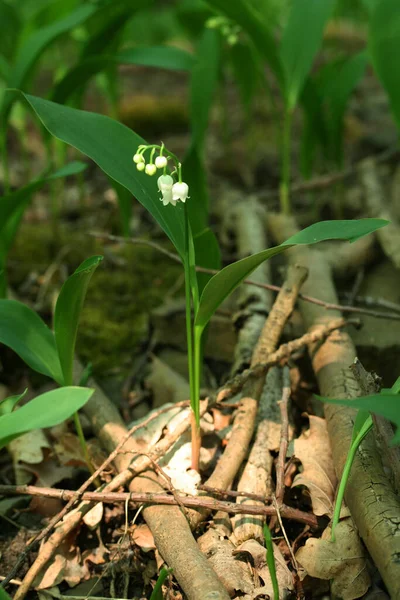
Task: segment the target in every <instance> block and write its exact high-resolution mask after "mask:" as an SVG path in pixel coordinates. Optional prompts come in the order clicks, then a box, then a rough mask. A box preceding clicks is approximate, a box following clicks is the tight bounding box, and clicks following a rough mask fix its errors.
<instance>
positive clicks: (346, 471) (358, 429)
mask: <svg viewBox="0 0 400 600" xmlns="http://www.w3.org/2000/svg"><path fill="white" fill-rule="evenodd" d="M399 393H400V377H399V378H398V379H397V381H396V382H395V383H394V385H393V386H392V387H391V388H390V389H383V390H381V392H380V393H379V394H372V395H370V396H361V397H359V398H354V399H353V400H346V399H341V398H339V399H332V398H322V397H320V396H317V398H319V400H321V401H322V402H327V403H329V404H343V405H345V406H349V407H350V408H358V409H359V411H358V413H357V416H356V419H355V422H354V427H353V435H352V440H351V444H350V448H349V451H348V454H347V458H346V462H345V465H344V468H343V473H342V477H341V479H340V483H339V488H338V493H337V497H336V503H335V510H334V513H333V518H332V534H331V539H332V541H333V542H334V541H335V529H336V526H337V524H338V523H339V519H340V510H341V507H342V502H343V498H344V494H345V491H346V486H347V482H348V480H349V477H350V472H351V467H352V465H353V462H354V459H355V456H356V453H357V450H358V448H359V447H360V444H361V442H362V441H363V439H364V438H365V437H366V435H367V434H368V433H369V432H370V431H371V429H372V428H373V426H374V423H373V420H372V417H371V414H370V413H371V412H372V413H376V414H378V415H382V416H383V417H385V418H387V419H389V420H390V421H392V422H393V423H395V424H396V425H397V429H396V434H395V435H394V436H393V439H392V442H391V443H392V444H400V404H399V396H398V394H399Z"/></svg>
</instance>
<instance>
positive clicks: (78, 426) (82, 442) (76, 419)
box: [74, 412, 94, 475]
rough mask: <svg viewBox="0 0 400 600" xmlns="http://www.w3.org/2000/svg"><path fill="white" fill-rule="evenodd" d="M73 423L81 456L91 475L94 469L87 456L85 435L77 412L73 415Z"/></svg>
mask: <svg viewBox="0 0 400 600" xmlns="http://www.w3.org/2000/svg"><path fill="white" fill-rule="evenodd" d="M74 422H75V429H76V433H77V435H78V438H79V443H80V445H81V448H82V451H83V455H84V457H85V462H86V465H87V468H88V469H89V472H90V474H91V475H93V473H94V469H93V465H92V463H91V460H90V456H89V452H88V449H87V444H86V440H85V435H84V433H83V429H82V424H81V420H80V418H79V413H78V412H75V413H74Z"/></svg>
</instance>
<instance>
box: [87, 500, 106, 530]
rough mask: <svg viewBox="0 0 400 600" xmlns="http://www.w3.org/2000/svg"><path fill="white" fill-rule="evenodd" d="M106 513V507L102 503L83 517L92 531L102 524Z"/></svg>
mask: <svg viewBox="0 0 400 600" xmlns="http://www.w3.org/2000/svg"><path fill="white" fill-rule="evenodd" d="M103 513H104V506H103V503H102V502H98V503H97V504H95V505H94V506H93V508H91V509H90V510H89V512H87V513H86V515H84V517H83V522H84V523H85V525H86V526H87V527H89V529H91V530H92V531H93V530H94V529H96V527H97V526H98V525H99V524H100V522H101V520H102V518H103Z"/></svg>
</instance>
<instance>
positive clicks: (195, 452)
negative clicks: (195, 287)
mask: <svg viewBox="0 0 400 600" xmlns="http://www.w3.org/2000/svg"><path fill="white" fill-rule="evenodd" d="M184 213H185V256H184V262H183V265H184V270H185V300H186V339H187V351H188V371H189V388H190V407H191V409H192V469H195V470H196V471H198V470H199V456H200V444H199V434H200V428H199V427H198V425H197V422H198V420H199V419H200V418H197V415H198V414H199V413H198V410H199V406H198V404H199V401H198V400H197V402H196V398H197V396H196V389H197V385H196V381H195V372H194V356H193V327H192V303H191V285H190V279H191V277H190V275H191V269H190V258H189V244H190V238H189V236H190V224H189V213H188V209H187V206H186V204H185V207H184ZM196 405H197V406H196Z"/></svg>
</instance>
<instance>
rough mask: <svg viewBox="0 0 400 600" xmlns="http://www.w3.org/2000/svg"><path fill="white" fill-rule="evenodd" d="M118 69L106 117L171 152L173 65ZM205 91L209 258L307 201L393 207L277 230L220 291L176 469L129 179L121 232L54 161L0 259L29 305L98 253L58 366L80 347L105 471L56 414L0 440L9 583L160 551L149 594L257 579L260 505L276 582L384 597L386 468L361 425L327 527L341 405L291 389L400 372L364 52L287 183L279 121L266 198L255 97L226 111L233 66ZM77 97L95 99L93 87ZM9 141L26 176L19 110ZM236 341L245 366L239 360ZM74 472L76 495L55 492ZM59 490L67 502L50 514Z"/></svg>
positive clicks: (310, 215)
mask: <svg viewBox="0 0 400 600" xmlns="http://www.w3.org/2000/svg"><path fill="white" fill-rule="evenodd" d="M121 76H122V81H123V86H122V87H123V90H124V91H123V94H122V100H121V105H120V119H121V120H122V122H124V123H125V124H127V125H129V126H131V127H132V128H133V129H134V130H135V131H137V132H138V133H139V134H140V135H142V137H144V138H145V139H147V140H148V142H149V143H159V142H160V140H162V141H164V143H165V144H166V146H167V147H169V148H171V149H172V150H173V151H174V152H175V153H176V154H177V155H178V156H183V155H184V151H185V148H186V147H187V144H188V140H189V137H188V133H187V131H188V116H187V111H186V105H187V102H186V88H187V81H186V77H185V75H177V74H171V73H164V72H161V71H160V72H158V71H154V70H151V69H145V68H137V69H125V70H124V71H123V72H122V73H121ZM133 81H134V82H135V85H134V86H133V83H132V82H133ZM138 81H140V85H138ZM171 88H173V89H174V90H175V92H176V93H175V94H174V96H173V98H171V97H170V96H169V95H168V93H167V91H168V89H171ZM176 90H178V92H177V91H176ZM179 90H180V91H181V92H179ZM225 102H226V105H221V104H218V105H217V106H216V108H215V110H214V111H213V115H212V122H211V125H210V131H209V136H208V152H207V159H206V162H207V166H208V173H209V189H210V196H211V206H210V210H211V225H212V228H213V230H214V231H215V233H216V235H217V237H218V240H219V242H220V245H221V248H222V256H223V263H224V264H228V263H229V262H231V261H233V260H236V259H238V258H241V257H244V256H247V255H248V254H250V253H253V252H257V251H260V250H262V249H264V248H267V247H268V245H275V244H277V243H281V242H282V241H283V240H284V239H286V238H287V237H289V236H290V235H292V234H293V233H294V232H295V231H296V230H297V228H302V227H304V226H306V225H309V224H311V223H313V222H316V221H317V220H322V219H335V218H348V219H353V218H359V217H381V218H387V219H389V220H391V222H392V225H391V226H390V227H388V228H385V229H384V230H382V233H379V234H377V235H376V236H369V237H368V238H365V239H363V240H360V241H359V242H357V243H355V244H352V245H348V244H347V245H346V244H342V243H334V244H333V243H325V244H323V245H322V247H320V248H318V249H313V250H309V249H302V250H301V251H299V250H291V251H290V252H288V253H287V254H286V255H284V256H283V257H279V258H277V259H276V260H273V261H271V263H268V264H265V265H263V266H262V267H260V268H259V269H258V270H257V271H256V272H255V273H254V274H253V275H252V277H251V280H252V282H253V284H251V283H248V284H243V285H242V286H241V288H240V290H239V291H238V292H237V293H235V294H234V295H233V296H232V297H231V298H230V299H229V301H227V302H226V303H225V304H224V305H223V307H222V308H221V310H220V311H219V312H218V313H217V314H216V316H215V317H214V319H213V320H212V322H211V326H210V329H209V333H208V339H207V344H206V348H205V355H204V373H203V381H202V397H203V398H204V399H205V401H204V403H203V404H202V411H203V416H202V423H201V427H202V437H203V447H202V451H201V473H200V474H198V473H196V472H194V471H192V470H191V469H190V432H189V424H190V419H189V412H188V408H187V406H188V403H187V401H188V398H189V386H188V381H187V366H186V349H185V313H184V308H185V304H184V281H183V274H182V268H181V266H180V265H179V263H178V262H177V261H176V260H174V259H173V257H171V256H170V255H168V253H170V254H171V252H172V248H171V247H170V245H169V244H168V243H167V242H166V240H165V239H164V237H163V235H162V233H161V232H160V231H159V230H158V229H157V227H156V225H155V224H154V223H153V222H152V221H151V220H150V219H149V217H148V215H147V214H146V212H145V211H144V209H143V208H142V207H141V205H139V203H136V202H134V206H133V213H132V220H131V223H130V232H131V237H130V238H129V239H123V238H122V237H121V228H120V217H119V212H118V203H117V198H116V195H115V192H114V191H113V189H112V188H111V187H110V185H109V182H108V181H107V179H106V177H105V176H103V175H102V174H101V173H100V171H99V169H97V168H95V167H94V166H93V165H90V166H89V168H88V170H87V171H86V173H85V179H84V183H83V184H82V182H81V181H79V180H77V179H76V178H72V177H71V178H70V179H68V180H67V181H66V182H65V183H62V184H57V186H55V187H53V188H52V189H46V190H45V191H43V192H40V193H37V194H36V196H35V198H34V200H33V202H32V204H31V206H30V207H29V209H28V210H27V212H26V215H25V218H24V222H23V223H22V226H21V229H20V231H19V234H18V238H17V241H16V244H15V247H14V249H13V251H12V253H11V255H10V258H9V264H8V277H9V283H10V286H11V288H12V290H13V292H14V293H15V294H16V295H17V296H18V297H19V298H20V299H21V300H23V301H24V302H26V303H27V304H29V305H30V306H32V307H34V308H35V309H36V310H37V311H39V313H40V314H41V315H42V316H43V317H44V318H46V319H48V320H49V321H50V319H51V310H52V306H53V303H54V299H55V297H56V295H57V293H58V291H59V289H60V286H61V285H62V283H63V281H64V280H65V279H66V277H67V275H68V274H70V273H71V272H72V271H73V270H74V269H75V268H76V267H77V266H78V265H79V264H80V262H81V261H82V260H83V259H85V258H87V257H89V256H91V255H94V254H103V255H104V257H105V259H104V261H103V264H102V266H101V268H99V269H98V271H97V272H96V273H95V274H94V276H93V280H92V283H91V285H90V288H89V291H88V295H87V299H86V303H85V307H84V311H83V316H82V320H81V323H80V330H79V336H78V341H77V353H78V358H79V361H80V364H81V365H83V366H85V365H86V364H87V363H88V362H89V361H90V362H91V364H92V369H93V380H92V382H91V384H90V385H91V386H92V387H95V389H96V393H95V395H94V397H93V401H92V400H91V401H90V403H89V404H90V406H89V405H88V409H87V410H84V411H83V415H82V422H83V428H84V432H85V435H86V436H87V438H88V440H89V447H90V455H91V458H92V462H93V465H94V466H95V468H96V469H99V471H100V472H99V474H98V481H100V482H101V484H104V485H105V486H106V487H105V489H104V488H102V489H101V490H100V491H98V495H97V496H96V495H95V496H93V492H94V491H95V490H96V489H97V488H98V485H97V484H95V483H93V479H92V482H91V483H89V482H88V477H89V475H88V472H87V471H86V467H85V461H84V457H83V456H82V455H81V452H80V449H79V444H78V442H77V437H76V434H75V431H74V429H73V425H72V424H65V425H63V426H59V427H56V428H53V429H51V430H47V431H45V432H43V431H38V432H33V433H32V434H29V435H26V436H24V437H22V438H21V439H19V440H17V441H15V442H13V443H12V444H11V445H10V447H9V452H5V451H3V452H1V454H0V484H1V485H2V486H8V488H9V492H10V490H11V487H10V486H19V487H18V488H14V494H13V495H11V493H9V494H6V491H5V488H4V487H3V488H0V493H3V496H2V499H0V520H1V531H0V575H1V577H2V578H3V579H4V577H7V576H9V575H10V573H12V576H13V583H12V585H11V586H10V587H9V588H8V589H9V591H10V593H11V594H12V595H14V594H16V595H15V597H16V598H19V599H21V598H22V597H23V596H24V595H25V594H26V593H28V597H36V594H38V596H39V598H40V600H50V599H51V598H58V599H59V598H64V597H69V598H85V597H88V596H90V597H100V598H103V597H113V598H131V599H137V600H139V599H142V598H149V597H150V595H151V593H152V590H153V588H154V585H155V582H156V580H157V577H158V573H159V572H160V569H161V568H162V566H163V565H164V564H165V565H167V566H168V567H171V568H172V569H173V572H172V574H170V575H169V576H168V577H167V579H166V581H165V584H164V587H163V593H164V597H165V598H170V599H171V600H172V599H175V600H178V599H180V598H192V599H200V598H204V599H206V598H210V599H211V598H213V599H215V600H217V599H218V600H219V599H223V598H229V597H231V598H242V599H244V600H255V599H260V600H262V599H263V598H269V597H272V594H273V591H272V583H271V577H270V573H269V570H268V567H267V564H266V554H265V547H264V533H263V523H264V521H265V518H266V517H267V518H268V519H269V521H268V522H269V524H270V529H271V531H272V537H273V543H274V555H275V562H276V566H277V577H278V583H279V589H280V597H281V598H330V597H332V598H335V597H337V598H344V599H346V600H350V599H353V598H368V599H372V598H374V599H375V600H377V599H384V598H400V587H399V586H400V561H398V559H397V557H398V556H399V553H400V545H399V544H400V542H399V536H398V527H399V525H400V499H399V496H398V492H399V485H400V479H399V473H398V469H397V468H396V461H398V456H397V455H395V456H393V453H392V452H391V449H390V448H389V446H388V444H387V441H388V438H387V435H388V434H387V431H388V430H387V428H386V429H385V431H386V434H383V433H382V431H383V430H382V429H381V430H380V431H379V435H378V436H375V435H374V434H373V433H371V434H370V435H369V436H368V437H367V438H366V440H365V442H364V443H363V446H362V451H361V452H360V453H359V454H360V455H359V456H358V457H357V459H356V461H355V463H354V466H353V471H352V475H351V477H350V480H349V486H348V493H347V495H346V503H347V504H346V505H344V506H343V509H342V515H341V521H340V523H339V526H338V529H337V541H336V543H335V544H332V543H331V542H330V541H329V540H330V525H329V523H330V519H331V517H332V513H333V508H334V502H335V494H336V489H337V483H338V475H340V473H341V472H342V469H343V464H344V461H345V458H346V454H347V450H348V447H349V443H350V440H351V434H352V426H353V422H354V412H355V411H351V410H348V409H345V408H344V407H340V408H338V407H335V406H333V405H323V404H322V403H321V402H320V401H319V400H318V399H317V398H316V397H315V395H314V394H320V395H322V396H331V397H338V396H342V397H344V395H346V396H348V397H355V396H357V395H363V393H370V392H371V390H374V389H375V388H376V389H379V386H383V387H389V386H391V385H392V384H393V382H394V381H395V379H396V378H397V376H398V375H399V374H400V348H399V346H400V285H399V282H400V278H399V268H400V241H399V240H400V236H399V231H400V224H399V219H400V167H399V165H400V163H399V153H398V152H396V151H394V150H393V147H394V144H395V143H396V132H395V128H394V125H393V123H392V120H391V118H390V114H389V109H388V105H387V102H386V100H385V96H384V94H383V92H382V91H381V90H380V88H379V86H378V85H377V83H376V81H375V79H374V77H373V76H372V74H369V76H368V77H366V78H365V81H364V82H363V84H362V85H361V86H359V88H358V90H357V93H356V95H355V96H354V98H353V100H352V102H351V106H350V111H349V114H348V116H347V117H346V160H345V164H346V169H345V170H343V171H340V172H337V170H336V169H335V168H333V167H332V166H331V165H328V164H319V165H318V170H317V172H316V175H315V177H313V178H312V180H311V181H309V182H306V184H304V183H297V182H301V177H300V173H299V170H298V169H297V168H296V165H298V164H299V161H300V146H301V140H300V134H301V123H300V122H296V123H295V135H294V145H293V152H292V163H293V167H294V168H293V182H294V183H293V189H292V194H291V195H292V201H293V206H294V211H293V213H294V215H295V217H290V218H289V217H284V216H282V215H280V214H278V210H279V205H278V188H279V160H280V159H279V152H278V147H279V146H278V144H277V139H278V134H279V128H277V127H276V122H275V121H274V119H275V117H274V115H273V114H271V111H270V110H269V107H268V106H267V105H266V102H265V99H262V98H259V99H257V102H256V104H255V106H254V109H253V115H252V121H251V123H250V124H248V123H245V122H244V120H243V118H242V113H241V109H240V105H239V101H238V98H237V94H236V92H235V89H234V87H233V86H228V90H227V97H226V98H225ZM226 106H229V107H230V109H229V118H228V119H226V118H225V119H223V118H222V116H223V115H224V111H226ZM87 108H88V109H89V110H105V107H103V106H101V105H100V106H99V104H98V95H97V93H96V91H95V89H94V88H93V89H92V90H91V93H90V94H89V95H88V98H87ZM25 151H26V154H27V157H28V161H25V162H21V161H20V160H19V156H20V155H19V148H18V143H17V141H16V140H15V142H14V144H13V149H12V157H11V164H12V167H13V168H12V174H13V181H12V183H13V185H15V186H19V185H21V184H23V183H25V182H26V181H27V180H28V179H29V176H28V173H27V171H26V167H27V163H28V164H29V165H30V170H34V169H35V168H36V167H37V166H38V165H40V164H42V163H43V161H44V160H45V153H44V150H43V148H42V146H41V143H40V136H39V132H38V131H37V130H36V129H35V128H34V126H33V125H30V136H29V146H28V148H26V149H25ZM134 152H135V148H132V154H133V153H134ZM132 168H134V166H133V165H132ZM318 173H320V175H318ZM54 197H56V198H58V209H57V214H55V213H54ZM52 199H53V201H52ZM165 251H167V253H166V252H165ZM254 284H256V285H254ZM278 292H279V293H278ZM356 357H357V358H358V362H355V359H356ZM0 359H1V372H0V382H1V388H0V393H1V394H2V395H4V397H6V396H7V395H10V393H12V394H16V393H20V392H21V391H23V390H24V389H25V388H26V387H29V389H30V390H34V393H35V394H37V393H40V392H43V391H45V390H48V389H49V388H50V387H51V385H52V384H51V383H50V382H49V381H48V380H46V379H45V378H44V377H41V376H39V375H37V374H34V373H32V372H31V371H29V370H28V368H27V367H26V366H25V365H24V364H23V363H22V361H20V360H19V359H18V358H17V357H16V356H15V355H14V353H12V352H11V351H9V350H7V349H5V348H1V351H0ZM259 363H262V364H264V366H265V368H264V369H263V370H262V372H261V374H260V373H259V372H257V375H256V376H255V375H254V374H253V376H252V377H250V378H247V379H246V378H244V377H243V376H242V377H240V374H241V373H243V372H244V371H245V370H246V369H252V368H253V367H254V366H255V365H257V364H259ZM79 368H81V367H79V365H77V369H79ZM371 373H376V374H377V376H378V377H374V376H371ZM371 386H372V387H371ZM143 420H145V421H144V424H143ZM141 423H142V424H141ZM385 426H386V427H389V428H390V427H391V426H390V424H385ZM129 428H133V433H132V434H131V435H130V437H129V438H128V437H127V438H126V437H125V436H126V433H127V431H128V429H129ZM385 435H386V437H385ZM122 443H124V445H122V446H121V444H122ZM112 452H114V454H113V455H112V456H111V457H110V454H111V453H112ZM132 459H133V462H132V463H131V461H132ZM105 461H107V464H106V466H104V465H103V463H104V462H105ZM130 463H131V464H130ZM129 464H130V467H129V469H128V465H129ZM397 464H400V463H398V462H397ZM28 485H29V486H32V487H30V488H25V487H23V486H28ZM81 486H83V487H82V488H81ZM80 488H81V489H80ZM83 488H84V489H83ZM78 489H80V491H82V492H83V491H84V492H85V493H86V494H87V496H86V497H83V498H81V497H79V498H77V497H76V496H75V497H74V495H73V493H72V494H71V493H70V494H69V495H68V494H67V493H64V494H62V493H61V492H60V490H69V491H70V492H73V491H76V490H78ZM127 490H129V492H130V493H131V497H130V500H131V502H129V503H128V499H129V498H128V495H127V494H126V491H127ZM90 494H92V496H91V495H90ZM143 494H147V496H143ZM148 494H153V495H154V494H157V498H154V496H153V497H152V498H151V499H150V497H149V496H148ZM66 500H70V503H71V508H70V509H69V511H68V512H67V515H66V516H65V515H64V519H63V521H60V511H61V510H62V509H63V507H64V506H65V502H66ZM74 500H75V506H74V507H73V508H74V510H72V504H73V502H74ZM78 500H82V502H81V504H79V505H78ZM145 501H146V502H145ZM78 506H79V508H77V507H78ZM246 507H247V508H246ZM64 512H65V510H64ZM56 519H58V520H59V522H58V524H57V526H55V524H54V521H55V520H56ZM49 524H50V525H49ZM46 527H47V529H48V530H47V535H46V537H45V538H44V537H43V531H44V530H45V528H46ZM38 535H39V536H41V539H40V540H39V543H37V542H35V543H33V542H34V540H36V539H37V537H38ZM21 558H22V560H20V565H19V567H18V569H17V570H15V569H14V567H15V565H16V563H17V562H18V559H21ZM14 571H15V572H14ZM29 588H31V591H29V592H28V590H29ZM33 589H34V590H35V591H32V590H33ZM21 590H22V591H21ZM212 593H214V595H211V594H212ZM207 594H209V595H207Z"/></svg>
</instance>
